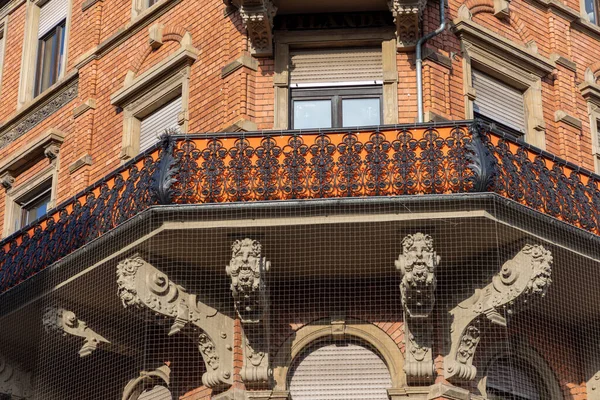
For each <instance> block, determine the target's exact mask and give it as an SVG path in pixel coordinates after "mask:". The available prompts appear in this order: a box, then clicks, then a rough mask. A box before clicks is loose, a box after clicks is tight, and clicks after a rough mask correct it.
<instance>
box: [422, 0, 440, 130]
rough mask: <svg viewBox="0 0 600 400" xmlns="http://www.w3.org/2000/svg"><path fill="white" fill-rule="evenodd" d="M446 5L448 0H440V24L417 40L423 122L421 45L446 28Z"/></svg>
mask: <svg viewBox="0 0 600 400" xmlns="http://www.w3.org/2000/svg"><path fill="white" fill-rule="evenodd" d="M445 7H446V1H445V0H440V26H438V28H437V29H436V30H435V31H433V32H430V33H428V34H427V35H425V36H423V37H422V38H420V39H419V41H418V42H417V48H416V56H417V63H416V64H417V65H416V66H417V112H418V118H419V119H418V122H419V123H421V122H423V60H422V54H421V47H422V46H423V45H424V44H425V42H427V41H428V40H429V39H431V38H433V37H435V36H437V35H439V34H440V33H442V32H443V31H444V28H446V18H445V16H444V11H445Z"/></svg>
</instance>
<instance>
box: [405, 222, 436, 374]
mask: <svg viewBox="0 0 600 400" xmlns="http://www.w3.org/2000/svg"><path fill="white" fill-rule="evenodd" d="M439 263H440V257H439V256H438V255H437V253H436V252H435V251H434V250H433V239H432V238H431V236H429V235H425V234H423V233H420V232H419V233H415V234H414V235H408V236H406V237H405V238H404V239H403V240H402V254H400V256H399V257H398V260H396V269H398V270H399V271H400V273H401V274H402V282H401V283H400V293H401V295H402V305H403V307H404V337H405V342H406V360H405V363H404V371H405V372H406V376H407V378H409V379H411V378H413V379H418V380H423V379H431V378H432V377H433V372H434V368H433V353H432V350H431V347H432V345H433V342H432V337H431V332H432V330H433V326H432V322H431V320H430V318H429V316H430V314H431V311H432V310H433V305H434V303H435V295H434V292H435V287H436V278H435V270H436V268H437V266H438V265H439Z"/></svg>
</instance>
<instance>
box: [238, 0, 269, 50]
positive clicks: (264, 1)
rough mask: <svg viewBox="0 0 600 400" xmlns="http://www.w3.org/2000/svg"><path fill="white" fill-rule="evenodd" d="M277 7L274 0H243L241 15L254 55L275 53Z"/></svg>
mask: <svg viewBox="0 0 600 400" xmlns="http://www.w3.org/2000/svg"><path fill="white" fill-rule="evenodd" d="M276 12H277V7H275V6H274V5H273V1H272V0H242V1H241V6H240V16H241V17H242V21H243V23H244V26H245V27H246V30H247V31H248V38H249V39H250V42H251V43H252V50H251V51H252V55H254V56H256V57H270V56H272V55H273V18H275V13H276Z"/></svg>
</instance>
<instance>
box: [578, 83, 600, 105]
mask: <svg viewBox="0 0 600 400" xmlns="http://www.w3.org/2000/svg"><path fill="white" fill-rule="evenodd" d="M579 90H580V91H581V95H582V96H583V98H584V99H586V100H587V101H589V102H591V103H594V104H596V105H597V106H600V85H598V84H597V83H591V82H583V83H582V84H580V85H579Z"/></svg>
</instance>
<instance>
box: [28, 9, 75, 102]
mask: <svg viewBox="0 0 600 400" xmlns="http://www.w3.org/2000/svg"><path fill="white" fill-rule="evenodd" d="M48 1H52V0H35V1H28V2H27V10H26V23H25V39H24V41H23V55H22V58H21V76H20V81H19V97H18V105H17V107H18V108H22V107H23V106H24V105H25V104H27V103H29V102H30V101H32V100H33V99H34V86H35V83H36V82H35V78H36V76H35V75H36V69H37V61H38V60H37V57H38V43H39V39H38V27H39V24H40V9H41V7H42V6H43V5H44V4H46V3H47V2H48ZM72 8H73V0H67V19H66V22H65V39H64V43H65V44H64V46H65V48H64V54H63V60H62V65H61V70H60V71H59V74H58V79H57V81H56V82H55V83H54V84H53V85H52V86H50V88H47V89H46V90H44V91H43V92H42V93H46V92H48V91H50V90H51V88H53V87H56V86H57V85H59V84H60V82H61V80H62V78H63V77H64V76H65V72H66V70H67V63H68V59H69V58H68V55H69V36H70V34H69V33H70V31H71V12H72ZM42 93H39V94H38V95H37V96H36V97H35V98H40V97H42V96H41V95H42Z"/></svg>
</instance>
